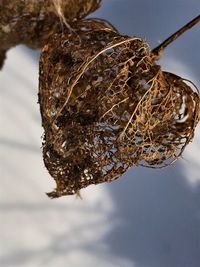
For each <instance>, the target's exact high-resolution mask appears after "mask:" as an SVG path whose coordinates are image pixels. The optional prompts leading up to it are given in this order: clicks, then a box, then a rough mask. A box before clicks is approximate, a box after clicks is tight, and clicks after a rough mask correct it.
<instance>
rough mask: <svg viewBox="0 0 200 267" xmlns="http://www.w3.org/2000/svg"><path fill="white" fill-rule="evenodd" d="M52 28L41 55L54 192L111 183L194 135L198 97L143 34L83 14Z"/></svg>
mask: <svg viewBox="0 0 200 267" xmlns="http://www.w3.org/2000/svg"><path fill="white" fill-rule="evenodd" d="M73 28H74V29H75V30H74V32H72V33H70V32H69V31H68V30H67V29H65V30H64V32H62V33H57V34H54V35H53V36H52V37H51V38H50V40H49V42H48V43H47V44H46V45H45V46H44V48H43V50H42V54H41V58H40V73H39V75H40V78H39V103H40V108H41V115H42V124H43V127H44V130H45V132H44V141H43V157H44V163H45V165H46V167H47V169H48V171H49V173H50V174H51V175H52V176H53V178H54V179H55V181H56V185H57V187H56V189H55V190H54V191H53V192H51V193H48V195H49V196H50V197H52V198H54V197H60V196H62V195H70V194H74V193H77V192H79V190H80V189H81V188H84V187H86V186H88V185H90V184H99V183H102V182H111V181H113V180H115V179H117V178H118V177H120V176H121V175H122V174H123V173H124V172H125V171H126V170H127V169H129V168H130V167H132V166H135V165H137V166H138V165H142V166H147V167H162V166H166V165H169V164H171V163H172V162H173V161H175V160H176V159H177V158H178V157H179V156H180V155H181V154H182V152H183V149H184V148H185V146H186V145H187V144H188V143H189V142H190V141H191V140H192V138H193V135H194V129H195V126H196V125H197V123H198V121H199V95H198V94H197V93H195V92H194V91H193V90H192V89H191V87H190V86H189V85H188V84H187V83H185V82H184V80H183V79H182V78H180V77H178V76H176V75H174V74H171V73H168V72H163V71H162V70H161V68H160V66H159V65H157V64H156V63H155V61H154V56H153V55H152V53H151V50H150V48H149V46H148V44H147V43H146V42H145V41H144V40H143V39H141V38H138V37H131V38H130V37H128V36H122V35H120V34H119V33H118V32H117V31H115V30H114V29H113V28H111V27H110V26H109V25H107V24H106V23H105V22H101V21H98V20H83V21H80V22H77V23H76V24H74V25H73Z"/></svg>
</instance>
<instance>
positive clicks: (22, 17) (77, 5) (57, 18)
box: [0, 0, 101, 68]
mask: <svg viewBox="0 0 200 267" xmlns="http://www.w3.org/2000/svg"><path fill="white" fill-rule="evenodd" d="M100 2H101V0H0V40H1V41H0V68H1V66H2V65H3V58H4V57H5V52H6V51H7V50H8V49H9V48H11V47H13V46H15V45H18V44H25V45H27V46H28V47H30V48H41V47H42V46H43V45H44V43H45V42H46V40H47V39H48V37H49V36H50V35H51V34H52V33H53V32H55V31H59V30H60V29H61V28H62V24H67V26H69V27H70V24H71V22H72V21H74V20H78V19H81V18H84V17H85V16H86V15H88V14H89V13H91V12H93V11H94V10H95V9H97V8H98V7H99V4H100ZM65 26H66V25H65Z"/></svg>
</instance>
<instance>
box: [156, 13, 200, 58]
mask: <svg viewBox="0 0 200 267" xmlns="http://www.w3.org/2000/svg"><path fill="white" fill-rule="evenodd" d="M199 22H200V15H198V16H197V17H195V18H194V19H193V20H191V21H190V22H188V23H187V24H185V25H184V26H183V27H181V28H180V29H179V30H178V31H176V32H175V33H173V34H172V35H171V36H169V37H168V38H167V39H166V40H165V41H163V42H162V43H161V44H160V45H158V46H157V47H156V48H154V49H153V50H152V53H153V54H154V55H155V57H156V58H157V59H159V58H160V57H161V55H162V52H163V51H164V49H165V48H166V47H167V46H168V45H169V44H171V43H172V42H173V41H175V40H176V39H177V38H178V37H179V36H181V35H182V34H183V33H184V32H186V31H188V30H189V29H191V28H192V27H194V26H195V25H196V24H197V23H199Z"/></svg>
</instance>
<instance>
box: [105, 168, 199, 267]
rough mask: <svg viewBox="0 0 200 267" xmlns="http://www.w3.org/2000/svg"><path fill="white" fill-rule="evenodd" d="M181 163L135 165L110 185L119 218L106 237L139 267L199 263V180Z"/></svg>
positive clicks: (193, 265)
mask: <svg viewBox="0 0 200 267" xmlns="http://www.w3.org/2000/svg"><path fill="white" fill-rule="evenodd" d="M177 165H178V164H176V167H174V166H173V167H169V168H168V169H166V170H164V171H160V170H151V169H138V168H135V169H132V170H131V171H130V172H129V173H128V174H127V175H125V176H127V177H123V178H122V179H126V180H127V181H126V183H123V181H117V182H115V183H114V186H112V188H111V189H110V194H111V196H112V198H113V202H114V203H115V206H116V207H117V217H118V219H119V218H120V220H121V222H120V224H119V226H118V227H117V228H114V229H113V230H112V231H111V232H110V233H109V234H108V236H107V237H106V240H105V242H106V243H108V244H109V247H110V248H111V251H112V253H113V254H115V255H118V256H119V255H120V257H123V258H124V257H125V258H128V259H130V260H131V261H132V262H133V263H134V264H135V265H134V266H136V267H161V266H162V267H198V266H200V220H199V219H200V216H199V215H200V186H198V187H195V190H193V189H192V188H191V187H190V186H189V184H188V182H187V181H186V179H184V174H183V173H182V171H181V169H180V167H179V166H177ZM114 219H115V218H113V219H111V220H114Z"/></svg>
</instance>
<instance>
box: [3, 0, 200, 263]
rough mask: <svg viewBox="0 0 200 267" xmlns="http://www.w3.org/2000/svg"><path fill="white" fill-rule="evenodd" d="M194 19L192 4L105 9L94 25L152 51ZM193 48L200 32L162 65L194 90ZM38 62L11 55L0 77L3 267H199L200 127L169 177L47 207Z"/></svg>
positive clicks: (198, 79) (20, 50)
mask: <svg viewBox="0 0 200 267" xmlns="http://www.w3.org/2000/svg"><path fill="white" fill-rule="evenodd" d="M199 11H200V2H199V1H197V0H190V1H188V0H187V1H186V0H173V1H172V0H168V1H153V0H148V1H147V0H146V1H144V0H137V1H134V0H104V1H103V4H102V7H101V9H99V10H98V11H97V12H96V13H95V14H94V15H92V16H95V17H100V18H104V19H107V20H109V21H110V22H111V23H113V24H114V26H115V27H117V28H118V30H119V31H120V32H121V33H123V34H127V35H130V36H140V37H143V38H145V39H146V40H147V42H148V43H149V44H150V45H151V47H152V48H153V47H155V46H156V45H157V44H158V43H159V41H162V40H163V39H165V38H166V37H168V36H169V35H170V34H171V33H173V32H174V31H176V30H177V29H178V28H179V27H181V26H182V25H184V24H185V23H186V22H188V21H189V20H191V19H192V18H193V17H195V16H197V15H198V14H199V13H200V12H199ZM199 47H200V25H199V26H196V27H195V28H194V29H192V30H191V31H189V32H187V33H186V34H185V35H184V36H183V37H181V38H180V39H179V40H177V41H176V42H174V44H173V45H171V46H170V47H169V48H167V50H166V52H165V54H164V56H163V59H162V60H161V64H162V66H163V67H164V68H165V69H166V70H168V71H171V72H174V73H176V74H178V75H180V76H183V77H185V78H188V79H191V80H192V81H193V82H195V83H196V85H197V86H198V87H199V84H200V53H199V52H198V49H199ZM37 55H38V53H32V52H30V50H28V49H26V48H24V47H17V48H15V49H12V50H11V51H10V52H9V54H8V59H7V61H6V64H5V66H4V69H3V71H2V72H1V73H0V87H1V88H0V123H1V126H0V176H1V182H0V184H1V185H0V266H1V267H44V266H48V267H64V266H65V267H66V266H70V267H93V266H95V267H102V266H105V267H199V266H200V174H199V173H200V156H199V155H200V141H199V140H200V139H199V138H200V130H199V128H198V130H197V131H196V135H195V139H194V142H193V143H192V144H191V145H190V146H189V147H188V148H187V150H186V152H185V154H184V158H183V159H180V160H179V161H178V162H177V163H176V164H175V165H173V166H171V167H169V168H167V169H164V170H151V169H144V168H133V169H132V170H130V171H129V172H128V173H126V174H125V175H124V176H123V177H122V178H121V179H119V180H117V181H115V182H113V183H111V184H104V185H99V186H90V187H88V188H87V189H84V190H82V192H81V193H82V197H83V200H80V199H76V198H75V197H63V198H61V199H58V200H50V199H48V198H47V197H46V195H45V194H44V193H45V192H48V191H51V190H52V188H53V187H54V182H53V179H52V178H51V177H50V176H49V174H48V172H47V170H46V169H45V168H44V166H43V162H42V154H41V135H42V133H43V130H42V128H41V121H40V114H39V105H38V104H37V86H38V56H37Z"/></svg>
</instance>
